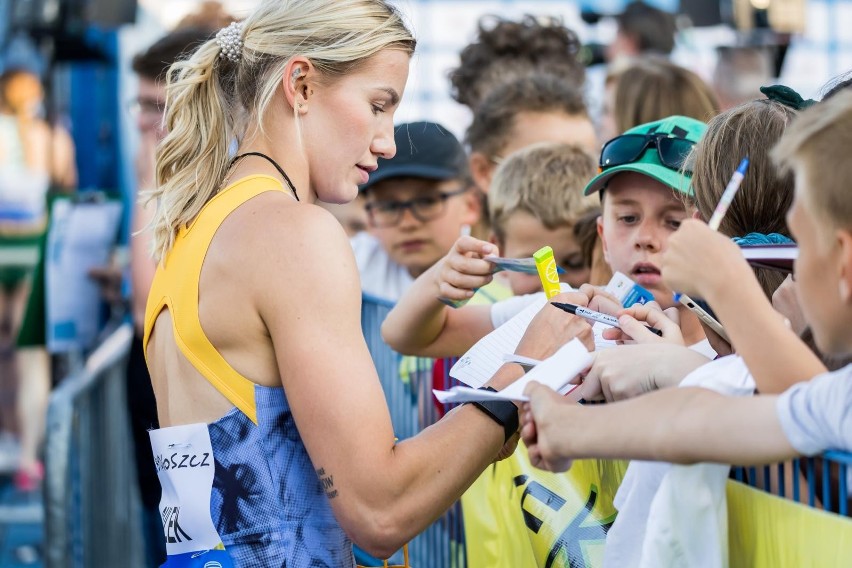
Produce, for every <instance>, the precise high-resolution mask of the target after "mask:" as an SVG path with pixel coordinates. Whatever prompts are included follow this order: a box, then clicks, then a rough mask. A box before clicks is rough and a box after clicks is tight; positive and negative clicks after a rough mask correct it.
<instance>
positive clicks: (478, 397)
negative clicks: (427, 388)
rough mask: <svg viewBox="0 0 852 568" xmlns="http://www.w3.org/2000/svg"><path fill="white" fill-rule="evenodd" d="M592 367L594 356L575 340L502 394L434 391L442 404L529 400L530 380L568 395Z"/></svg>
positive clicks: (466, 388)
mask: <svg viewBox="0 0 852 568" xmlns="http://www.w3.org/2000/svg"><path fill="white" fill-rule="evenodd" d="M591 364H592V355H591V354H590V353H589V352H588V350H586V348H585V346H583V344H582V343H580V341H579V340H577V339H574V340H572V341H570V342H568V343H566V344H565V345H563V346H562V347H561V348H560V349H559V351H557V352H556V353H554V354H553V356H551V357H549V358H547V359H545V360H544V361H542V362H541V363H540V364H538V365H536V366H535V367H534V368H533V369H532V370H531V371H529V372H528V373H527V374H525V375H524V376H523V377H521V378H520V379H518V380H517V381H515V382H514V383H512V384H511V385H509V386H508V387H506V388H505V389H503V390H501V391H498V392H492V391H484V390H480V389H474V388H470V387H462V386H458V387H453V388H452V389H450V390H448V391H440V390H433V391H432V392H433V393H435V398H437V399H438V402H441V403H450V402H453V403H459V402H474V401H484V400H515V401H526V400H528V399H527V397H526V396H524V389H525V388H526V387H527V385H528V384H529V383H530V381H537V382H539V383H541V384H543V385H546V386H548V387H550V388H552V389H553V390H555V391H556V392H558V393H560V394H563V395H565V394H568V393H570V392H571V391H572V390H574V389H575V388H577V387H578V386H579V385H573V384H569V381H571V379H573V378H574V377H576V376H577V375H578V374H580V373H581V372H582V371H584V370H585V369H587V368H588V367H589V365H591Z"/></svg>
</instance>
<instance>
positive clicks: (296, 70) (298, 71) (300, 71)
mask: <svg viewBox="0 0 852 568" xmlns="http://www.w3.org/2000/svg"><path fill="white" fill-rule="evenodd" d="M301 74H302V70H301V69H293V79H295V78H296V77H298V76H299V75H301Z"/></svg>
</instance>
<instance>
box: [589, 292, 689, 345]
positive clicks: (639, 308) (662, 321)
mask: <svg viewBox="0 0 852 568" xmlns="http://www.w3.org/2000/svg"><path fill="white" fill-rule="evenodd" d="M646 324H647V325H650V326H651V327H656V328H657V329H659V330H660V331H662V332H663V335H662V337H660V336H659V335H657V334H655V333H653V332H651V331H650V330H649V329H648V328H647V326H646ZM618 325H619V326H621V329H618V328H615V327H614V328H610V329H606V330H604V332H603V338H604V339H610V340H613V341H633V342H636V343H674V344H676V345H684V343H685V342H684V340H683V334H682V333H681V331H680V318H679V317H678V311H677V308H669V309H667V310H662V309H660V306H659V304H657V302H648V303H647V304H636V305H634V306H632V307H630V308H627V309H626V310H621V311H620V312H619V314H618Z"/></svg>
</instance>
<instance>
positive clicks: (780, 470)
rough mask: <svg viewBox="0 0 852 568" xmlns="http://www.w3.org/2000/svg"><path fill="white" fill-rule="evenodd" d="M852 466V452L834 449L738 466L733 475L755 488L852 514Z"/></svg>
mask: <svg viewBox="0 0 852 568" xmlns="http://www.w3.org/2000/svg"><path fill="white" fill-rule="evenodd" d="M850 466H852V454H850V453H846V452H836V451H831V452H826V453H825V454H823V455H822V456H821V457H818V458H798V459H794V460H791V461H790V462H786V463H780V464H774V465H767V466H763V467H735V468H733V476H734V478H735V479H736V480H737V481H741V482H743V483H747V484H748V485H750V486H752V487H757V488H759V489H763V490H765V491H769V492H770V493H774V494H775V495H778V496H780V497H786V498H788V499H791V500H793V501H797V502H800V503H804V504H807V505H808V506H810V507H816V508H819V509H823V510H825V511H828V512H831V513H836V514H838V515H842V516H845V517H846V516H850V515H849V513H850V505H852V494H850V491H849V490H850V489H852V476H850V474H852V469H851V468H850ZM803 484H804V485H805V487H802V485H803Z"/></svg>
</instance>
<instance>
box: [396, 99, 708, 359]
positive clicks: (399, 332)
mask: <svg viewBox="0 0 852 568" xmlns="http://www.w3.org/2000/svg"><path fill="white" fill-rule="evenodd" d="M705 128H706V126H705V124H704V123H703V122H700V121H698V120H695V119H692V118H687V117H683V116H672V117H668V118H666V119H663V120H659V121H655V122H651V123H647V124H643V125H640V126H637V127H635V128H632V129H630V130H628V131H627V132H625V133H624V134H623V135H621V136H618V137H616V138H614V139H612V140H610V141H609V142H607V143H606V144H605V145H604V147H603V149H602V151H601V159H600V162H599V166H600V170H601V171H600V173H599V174H598V175H597V176H595V177H594V178H593V179H592V180H591V181H590V182H589V183H588V184H587V186H586V189H585V193H586V194H587V195H588V194H591V193H594V192H596V191H597V192H600V193H601V199H602V209H603V212H602V215H601V218H600V219H599V221H598V233H599V235H600V238H601V239H602V241H603V245H604V254H605V259H606V261H607V263H608V264H609V265H610V267H611V268H612V270H613V271H618V272H622V273H624V274H626V275H627V276H629V277H630V278H632V279H634V280H635V281H636V282H637V283H638V284H640V285H641V286H643V287H645V288H647V289H648V290H649V291H651V292H652V293H653V294H654V298H655V299H656V300H657V302H658V303H659V304H660V305H661V306H662V307H663V308H668V307H672V306H673V305H674V302H673V299H672V296H673V292H672V291H671V290H670V289H668V288H667V287H666V286H665V285H664V284H663V282H662V280H661V278H660V265H659V262H660V255H661V254H662V252H663V251H664V250H665V248H666V243H667V241H668V238H669V236H670V235H671V234H672V233H673V232H674V231H675V230H677V228H678V226H679V225H680V223H681V221H683V220H684V219H687V218H689V217H690V215H691V214H692V206H691V203H690V197H691V188H690V179H691V176H692V174H691V172H690V171H689V169H688V165H687V166H686V167H684V164H685V162H686V158H687V156H688V154H689V152H690V151H691V149H692V147H693V146H694V145H695V143H696V142H698V140H699V139H700V137H701V135H702V134H703V133H704V130H705ZM488 254H493V245H491V244H489V243H486V242H484V241H480V240H477V239H473V238H471V237H462V238H461V239H459V240H458V241H457V242H456V244H455V245H454V246H453V249H452V250H451V252H450V254H448V255H447V256H446V257H444V258H443V259H442V260H441V261H440V262H438V263H436V264H435V265H434V266H433V267H432V268H430V269H429V270H427V271H426V272H425V273H424V274H423V275H421V277H419V278H418V279H417V280H416V281H415V283H414V284H413V285H412V287H411V288H410V289H409V290H408V292H407V293H406V294H405V295H404V296H403V297H402V299H401V300H400V301H399V303H398V304H397V305H396V307H395V308H394V309H393V310H392V311H391V313H390V314H389V315H388V317H387V319H386V320H385V323H384V325H383V326H382V335H383V337H384V338H385V341H387V343H388V344H389V345H391V346H392V347H393V348H394V349H396V350H398V351H400V352H404V353H411V354H417V355H426V356H431V357H443V356H450V355H458V354H460V353H463V352H465V351H466V350H467V349H469V348H470V347H471V346H472V345H473V344H474V343H475V342H476V341H477V340H479V339H480V338H481V337H482V336H484V335H486V334H487V333H489V332H490V331H492V330H494V329H496V328H497V327H499V326H500V325H502V324H503V323H505V322H506V321H508V320H509V319H511V318H512V317H513V316H514V315H515V314H517V313H519V312H520V311H521V310H523V309H524V308H525V307H526V306H528V305H530V304H531V303H535V302H542V295H541V294H530V295H527V296H518V297H515V298H510V299H508V300H504V301H502V302H498V303H496V304H494V305H490V306H465V307H464V308H461V309H455V310H453V309H451V308H447V307H446V306H444V304H442V303H440V302H439V301H438V300H437V298H438V297H441V296H443V297H445V298H450V299H464V298H467V297H470V296H471V295H472V291H473V290H475V289H476V288H478V287H481V286H483V285H485V284H487V283H488V282H490V281H491V278H492V275H491V269H492V266H491V263H489V262H488V261H486V260H483V257H484V256H486V255H488ZM569 293H570V294H571V299H569V300H566V301H571V302H572V303H576V304H580V305H588V303H589V302H590V300H591V297H590V296H591V295H593V292H591V289H590V292H587V293H580V292H576V291H574V292H569ZM680 316H681V319H680V323H681V329H682V333H683V339H684V341H685V343H686V344H688V345H689V344H696V345H695V347H697V348H698V350H699V351H701V352H703V353H706V354H707V355H710V356H712V355H713V352H712V350H710V349H709V346H706V340H705V338H704V333H703V331H702V329H701V325H700V323H699V322H698V320H697V318H696V317H695V316H694V315H693V314H692V313H691V312H689V311H688V310H685V309H684V310H682V311H681V313H680ZM566 317H572V316H568V314H566ZM598 343H603V341H601V340H599V341H598ZM705 346H706V347H707V349H705Z"/></svg>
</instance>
